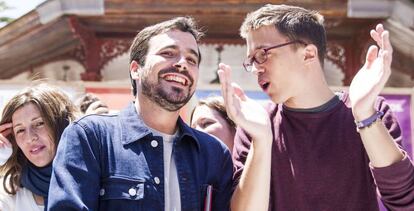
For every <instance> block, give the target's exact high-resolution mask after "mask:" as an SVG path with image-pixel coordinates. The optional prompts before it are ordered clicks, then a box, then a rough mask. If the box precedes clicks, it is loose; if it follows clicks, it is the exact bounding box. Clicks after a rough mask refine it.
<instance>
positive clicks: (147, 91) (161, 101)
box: [141, 67, 194, 111]
mask: <svg viewBox="0 0 414 211" xmlns="http://www.w3.org/2000/svg"><path fill="white" fill-rule="evenodd" d="M145 71H147V72H146V74H143V75H142V79H141V83H142V86H141V90H142V94H143V95H145V96H147V97H148V98H149V99H150V100H152V101H154V102H155V103H157V104H158V105H159V106H160V107H162V108H164V109H165V110H167V111H178V110H179V109H180V108H182V107H183V106H184V105H185V104H186V103H187V102H188V101H189V100H190V99H191V97H192V96H193V94H194V92H191V87H192V86H193V85H194V80H193V78H192V77H191V75H190V74H189V73H188V71H181V72H180V71H178V69H177V68H175V67H169V68H165V69H162V70H160V71H159V72H158V81H151V79H150V78H149V75H150V74H151V73H150V72H149V71H151V70H145ZM165 73H180V74H182V75H185V76H186V77H187V78H188V79H189V80H190V81H189V86H188V87H186V88H184V89H183V88H178V87H171V89H169V90H167V89H166V88H165V87H163V85H162V84H161V83H160V79H161V80H163V79H162V78H161V77H160V75H162V74H165ZM157 82H158V83H157ZM164 83H165V82H164ZM164 86H165V85H164ZM185 89H187V92H186V90H185Z"/></svg>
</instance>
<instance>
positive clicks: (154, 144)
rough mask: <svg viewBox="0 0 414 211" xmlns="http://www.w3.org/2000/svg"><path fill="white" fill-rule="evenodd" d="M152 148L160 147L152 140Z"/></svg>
mask: <svg viewBox="0 0 414 211" xmlns="http://www.w3.org/2000/svg"><path fill="white" fill-rule="evenodd" d="M151 146H152V147H154V148H155V147H157V146H158V141H156V140H152V141H151Z"/></svg>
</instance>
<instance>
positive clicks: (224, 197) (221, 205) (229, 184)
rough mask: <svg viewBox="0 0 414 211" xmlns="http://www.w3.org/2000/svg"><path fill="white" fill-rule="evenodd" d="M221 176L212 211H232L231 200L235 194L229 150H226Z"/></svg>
mask: <svg viewBox="0 0 414 211" xmlns="http://www.w3.org/2000/svg"><path fill="white" fill-rule="evenodd" d="M220 173H221V176H220V177H218V178H220V179H219V181H218V183H219V184H218V188H217V189H218V190H217V192H215V193H214V191H213V194H217V195H216V196H213V197H214V200H213V203H214V204H213V206H212V209H211V210H223V211H225V210H230V199H231V196H232V194H233V180H232V177H233V162H232V159H231V155H230V152H229V150H227V149H225V152H224V156H223V162H222V164H221V170H220Z"/></svg>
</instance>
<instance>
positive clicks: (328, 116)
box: [218, 4, 414, 211]
mask: <svg viewBox="0 0 414 211" xmlns="http://www.w3.org/2000/svg"><path fill="white" fill-rule="evenodd" d="M240 33H241V36H242V37H243V38H244V39H245V40H246V43H247V59H246V60H245V61H244V63H243V66H244V68H245V70H247V71H248V72H252V73H254V75H255V76H256V77H257V82H258V85H259V86H260V87H261V88H262V90H263V92H265V93H266V94H267V95H268V96H269V97H270V99H271V100H272V101H273V103H272V104H271V105H270V106H269V107H268V109H267V110H266V109H264V108H263V107H262V106H261V105H259V104H258V103H257V102H254V101H253V100H251V99H249V98H248V97H247V96H246V95H245V94H244V92H243V90H242V89H241V88H240V87H239V86H238V85H237V84H232V81H231V68H230V67H229V66H228V65H225V64H220V65H219V68H220V69H219V70H218V74H219V78H220V83H221V89H222V94H223V97H224V99H225V102H226V103H225V104H226V108H227V112H228V114H229V116H230V118H231V119H233V120H234V122H235V123H236V124H237V125H238V126H239V127H240V128H241V129H240V130H238V131H237V132H236V137H235V143H234V149H233V160H234V162H235V169H236V170H235V175H234V180H235V191H234V194H233V197H232V202H231V210H232V211H237V210H350V211H351V210H352V211H353V210H364V211H371V210H378V209H379V208H378V203H377V194H376V189H377V188H378V190H379V194H380V197H381V200H382V202H383V203H384V204H385V206H386V207H387V208H388V209H390V210H414V188H413V187H414V179H413V178H414V171H413V169H414V168H413V164H412V162H411V161H410V159H409V157H408V156H407V153H406V152H405V151H404V150H403V149H401V148H400V146H399V143H401V141H402V134H401V129H400V127H399V125H398V122H397V120H396V118H395V116H394V115H393V113H392V111H391V109H390V106H388V105H387V104H386V103H385V102H384V99H383V98H379V97H378V95H379V94H380V92H381V90H382V89H383V88H384V86H385V84H386V82H387V80H388V78H389V76H390V74H391V61H392V47H391V44H390V39H389V32H388V31H387V30H385V29H384V28H383V26H382V25H381V24H378V25H377V26H376V28H375V29H372V30H371V32H370V35H371V37H372V39H373V40H374V41H375V42H376V45H377V46H371V47H370V48H369V49H368V52H367V55H366V61H365V64H364V66H363V67H362V68H361V69H360V70H359V72H358V73H357V74H356V75H355V77H354V78H353V80H352V82H351V85H350V87H349V93H338V94H335V93H334V92H332V91H331V89H330V88H329V86H328V84H327V82H326V80H325V78H324V73H323V62H324V58H325V51H326V33H325V29H324V26H323V17H322V16H321V15H320V14H319V13H318V12H316V11H309V10H306V9H304V8H301V7H296V6H289V5H270V4H268V5H265V6H263V7H261V8H260V9H258V10H256V11H254V12H252V13H250V14H248V15H247V17H246V19H245V20H244V22H243V24H242V26H241V28H240ZM252 76H253V75H252ZM407 141H408V140H407Z"/></svg>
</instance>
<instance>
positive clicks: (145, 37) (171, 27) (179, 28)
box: [49, 17, 233, 211]
mask: <svg viewBox="0 0 414 211" xmlns="http://www.w3.org/2000/svg"><path fill="white" fill-rule="evenodd" d="M201 35H202V34H201V32H200V31H199V30H198V29H197V27H196V25H195V22H194V21H193V20H192V19H191V18H188V17H178V18H174V19H171V20H167V21H164V22H161V23H158V24H155V25H152V26H148V27H146V28H144V29H142V30H141V31H140V32H139V33H138V34H137V36H136V37H135V39H134V41H133V43H132V46H131V51H130V52H131V54H130V64H129V74H130V78H131V82H132V88H133V89H132V90H133V94H134V96H135V101H134V102H131V103H130V104H129V105H128V107H127V108H125V109H123V110H122V111H121V112H120V113H119V114H114V115H88V116H84V117H83V118H81V119H79V120H77V121H75V122H74V123H73V124H71V125H70V126H68V128H66V130H65V132H64V133H63V135H62V139H61V143H60V144H59V147H58V151H57V156H56V158H55V160H54V163H53V173H52V179H51V184H50V192H51V193H53V195H52V194H50V195H49V210H51V211H54V210H56V211H65V210H131V211H132V210H136V211H140V210H143V211H144V210H145V211H147V210H151V211H158V210H166V211H167V210H168V211H170V210H177V211H178V210H182V211H194V210H206V211H207V210H229V204H230V198H231V194H232V173H233V163H232V160H231V154H230V152H229V150H228V149H227V147H226V146H225V145H224V144H223V143H221V142H220V141H218V140H217V139H215V138H214V137H212V136H210V135H208V134H206V133H203V132H201V131H198V130H195V129H193V128H191V127H189V126H188V125H186V124H185V123H184V121H183V120H182V119H181V118H180V117H179V113H180V110H181V108H182V107H183V106H184V105H185V104H187V102H188V101H189V100H190V99H191V97H192V96H193V94H194V92H195V89H196V84H197V80H198V75H199V64H200V59H201V55H200V51H199V46H198V40H199V38H200V37H201Z"/></svg>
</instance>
